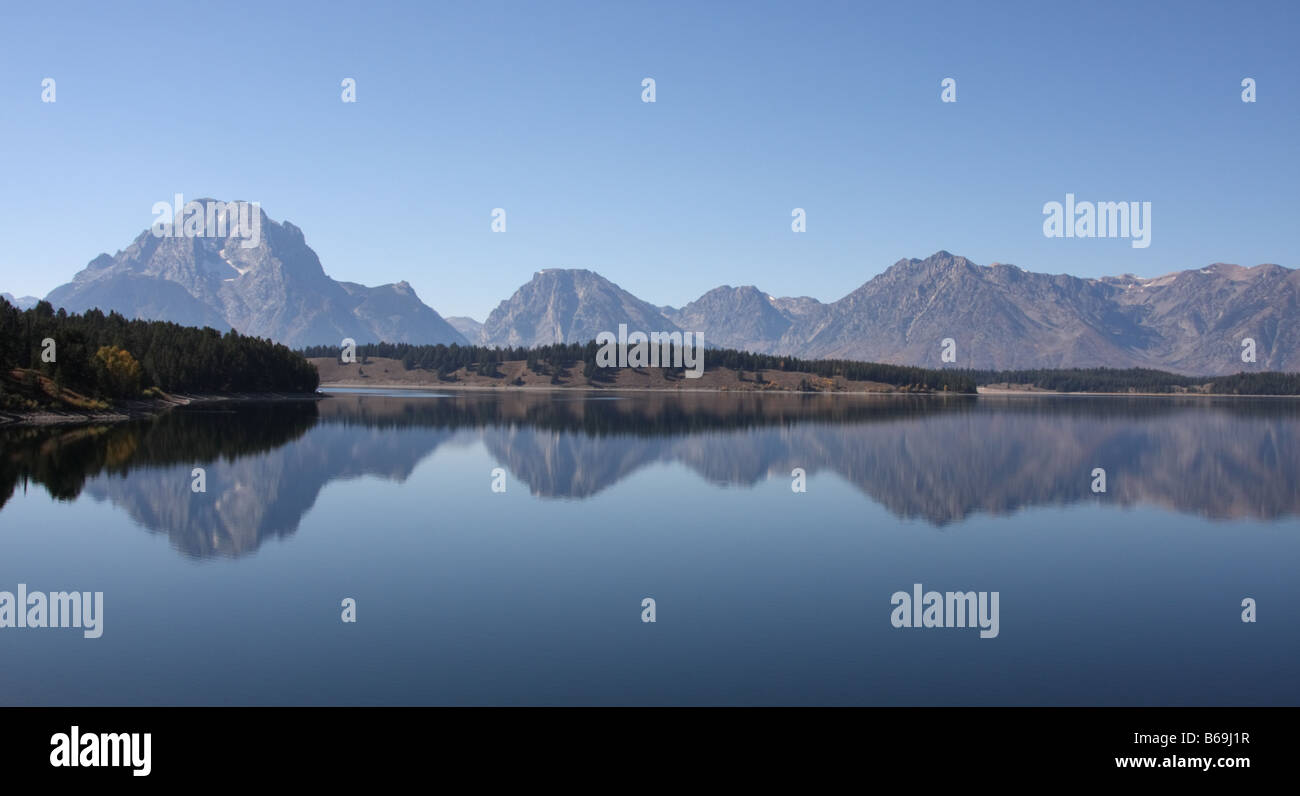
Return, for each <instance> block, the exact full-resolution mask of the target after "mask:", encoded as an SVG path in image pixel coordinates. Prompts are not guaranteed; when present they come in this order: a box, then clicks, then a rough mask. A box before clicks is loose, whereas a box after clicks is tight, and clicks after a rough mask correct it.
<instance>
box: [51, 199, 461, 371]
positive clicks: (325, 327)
mask: <svg viewBox="0 0 1300 796" xmlns="http://www.w3.org/2000/svg"><path fill="white" fill-rule="evenodd" d="M198 202H199V203H200V204H202V205H203V207H204V208H205V209H208V208H209V206H210V205H211V204H212V203H213V200H211V199H200V200H198ZM255 212H257V213H258V214H259V218H260V224H261V226H260V234H258V235H255V236H247V235H245V236H244V237H240V236H238V235H236V234H235V233H237V232H243V230H238V229H234V228H233V226H234V225H233V224H232V225H231V226H232V228H231V229H226V226H227V225H226V224H225V223H224V221H225V219H224V217H221V221H222V223H221V226H220V228H217V227H216V226H215V224H213V223H211V222H212V221H213V218H211V217H208V218H205V219H204V225H203V227H202V230H201V232H202V233H208V232H211V233H213V234H210V235H209V234H202V235H197V236H190V237H180V236H178V237H158V236H155V235H154V234H153V232H152V230H145V231H144V232H142V233H140V235H139V236H137V237H136V239H135V241H134V242H132V244H131V245H130V246H128V247H127V248H126V249H124V250H122V251H119V252H118V253H117V254H116V255H113V256H111V257H110V256H109V255H107V254H101V255H99V256H98V257H96V258H95V259H94V260H91V261H90V264H89V265H87V266H86V268H85V269H84V270H82V271H81V272H80V273H78V274H77V275H76V276H75V277H74V278H73V281H71V282H69V283H67V284H65V285H62V286H60V287H58V288H55V289H54V290H53V291H52V292H51V293H50V294H49V296H47V297H46V298H47V299H48V300H49V301H50V303H51V304H53V305H54V306H55V307H56V308H57V307H64V308H66V309H67V310H68V311H69V312H84V311H86V310H88V309H91V308H95V307H98V308H100V309H102V310H104V311H108V310H116V311H118V312H120V313H122V314H123V315H125V316H127V317H130V318H143V319H150V320H167V321H174V322H176V323H181V324H185V325H189V326H211V327H213V328H216V329H220V330H225V329H230V328H232V327H233V328H235V329H238V330H239V331H240V333H241V334H246V335H253V336H256V337H269V338H271V339H273V340H276V341H279V342H282V343H286V344H288V345H291V346H295V347H296V346H305V345H312V344H325V343H338V342H339V341H341V340H343V339H344V338H348V337H350V338H353V339H355V340H356V341H357V342H358V343H365V342H378V341H381V340H387V341H390V342H418V343H461V344H464V343H466V342H467V341H466V339H465V338H464V336H463V335H461V333H460V332H458V331H456V330H455V329H454V328H452V326H451V325H450V324H448V323H447V322H446V321H445V320H443V319H442V317H441V316H440V315H438V313H436V312H434V311H433V310H432V309H430V308H429V307H428V306H426V305H425V304H424V302H422V301H420V298H419V296H417V295H416V294H415V291H414V290H413V289H412V288H411V286H410V285H409V284H407V283H406V282H398V283H397V284H393V285H381V286H379V287H366V286H364V285H358V284H355V283H351V282H336V281H335V280H333V279H331V278H330V277H329V276H327V275H326V274H325V270H324V269H323V268H322V267H321V263H320V259H319V258H318V257H317V256H316V252H314V251H312V249H311V247H310V246H308V245H307V242H306V239H305V237H304V235H303V232H302V230H301V229H299V228H298V227H296V226H294V225H293V224H291V223H289V222H288V221H285V222H283V223H277V222H275V221H272V220H271V219H270V218H269V217H268V216H267V215H266V214H265V213H264V212H262V210H261V209H260V208H255ZM218 233H224V234H218ZM253 239H256V245H253V246H250V247H247V248H245V246H244V245H243V244H244V243H246V242H253Z"/></svg>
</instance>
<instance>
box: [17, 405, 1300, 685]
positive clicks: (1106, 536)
mask: <svg viewBox="0 0 1300 796" xmlns="http://www.w3.org/2000/svg"><path fill="white" fill-rule="evenodd" d="M0 450H2V454H0V499H3V502H2V503H0V590H4V591H8V592H15V593H16V590H17V589H18V587H19V584H23V585H24V586H25V588H26V590H27V591H29V592H33V591H41V592H60V591H79V592H92V593H93V592H102V594H103V598H102V599H103V607H102V616H101V627H100V631H101V632H102V635H99V637H97V638H87V637H85V634H84V633H83V631H82V630H81V629H77V628H69V627H63V628H53V627H43V628H42V627H3V628H0V672H2V676H0V704H5V705H27V704H33V705H101V704H103V705H190V704H199V705H261V704H270V705H299V704H326V705H334V704H343V705H369V704H510V705H513V704H628V703H630V704H709V705H716V704H867V705H989V704H991V705H1039V704H1048V705H1103V704H1104V705H1214V704H1230V705H1256V704H1259V705H1271V704H1287V705H1294V704H1297V703H1300V678H1297V677H1296V672H1297V670H1300V632H1297V622H1296V617H1297V611H1298V610H1300V579H1297V577H1296V572H1297V564H1300V490H1298V489H1297V483H1300V401H1295V400H1289V399H1247V398H1173V397H1170V398H1119V397H1075V396H1006V397H999V396H980V397H978V398H976V397H972V396H951V397H937V396H936V397H931V396H871V395H833V396H832V395H799V394H767V395H761V394H744V395H727V394H706V393H685V394H667V393H638V394H622V395H614V394H607V393H598V394H595V393H584V392H576V391H575V392H563V391H561V392H480V393H470V392H462V393H439V392H436V391H430V392H423V393H416V392H383V391H352V392H342V391H340V392H336V393H333V394H332V395H331V396H330V397H328V398H325V399H323V400H321V401H319V402H317V403H302V404H294V403H274V404H253V405H244V406H238V407H235V408H230V407H222V408H220V409H212V408H198V407H194V408H187V409H181V410H177V411H173V412H171V413H169V414H166V415H163V416H161V417H159V418H157V419H155V420H152V421H140V422H132V423H127V424H121V425H113V426H101V427H83V428H72V429H31V428H27V429H8V430H2V431H0ZM195 468H202V470H203V473H202V479H201V480H202V483H201V484H199V483H196V475H195ZM1099 468H1100V470H1103V471H1104V480H1105V485H1104V486H1105V491H1099V490H1097V489H1096V487H1098V486H1100V483H1099V477H1098V472H1097V471H1098V469H1099ZM796 470H801V471H802V474H803V475H802V477H798V476H796V475H792V472H794V471H796ZM799 481H802V482H803V483H802V487H803V491H796V490H795V489H794V488H792V487H797V486H800V484H799ZM197 486H202V487H203V491H195V489H196V487H197ZM494 487H495V488H494ZM915 584H922V586H921V591H920V593H918V595H917V596H918V597H919V596H920V595H921V594H924V593H926V592H929V591H931V590H934V591H936V592H939V593H940V595H939V596H940V598H944V597H945V595H947V593H948V592H954V593H957V594H965V593H968V592H975V593H977V594H994V593H996V595H997V597H998V599H997V606H998V608H997V626H996V634H994V635H989V634H986V633H981V628H979V627H973V626H971V625H973V624H974V617H972V620H971V622H970V623H968V624H967V626H965V627H948V626H937V627H926V626H921V627H917V626H911V627H896V626H895V624H896V613H897V606H898V605H899V604H900V603H898V602H896V599H895V595H896V594H897V593H900V592H902V593H905V594H906V595H909V596H910V595H912V594H913V590H914V586H915ZM646 598H650V599H651V600H653V601H654V602H653V618H654V621H653V622H648V621H643V619H645V618H647V617H648V614H647V611H648V608H647V607H646V604H645V603H643V601H644V600H646ZM924 599H926V600H928V597H926V598H924ZM1247 599H1249V600H1253V601H1254V607H1253V608H1251V609H1250V610H1251V611H1252V612H1253V613H1254V614H1255V618H1256V619H1257V621H1253V622H1246V621H1243V612H1245V611H1246V610H1247V609H1246V608H1243V600H1247ZM345 600H353V601H355V609H354V615H355V621H354V622H345V621H343V615H344V612H345V608H344V601H345ZM944 605H946V603H941V607H943V606H944ZM958 605H960V602H959V603H958ZM349 610H351V609H349ZM912 611H915V612H916V613H915V614H913V613H912ZM904 613H905V614H906V620H907V622H908V623H909V624H911V623H912V620H913V619H914V618H920V617H921V606H920V605H917V606H915V607H914V608H911V609H907V610H906V611H904ZM944 616H945V617H946V619H947V620H948V621H947V623H948V624H951V621H950V620H951V618H952V612H951V610H947V612H946V613H945V614H944ZM921 624H924V623H923V622H922V623H921ZM938 624H945V621H944V620H942V619H941V620H940V621H938Z"/></svg>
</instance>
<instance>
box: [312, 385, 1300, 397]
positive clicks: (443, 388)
mask: <svg viewBox="0 0 1300 796" xmlns="http://www.w3.org/2000/svg"><path fill="white" fill-rule="evenodd" d="M320 389H321V390H324V391H328V390H392V391H400V392H534V393H541V392H607V393H619V392H644V393H712V394H716V395H746V396H748V395H847V396H861V395H869V396H872V397H883V396H902V395H907V396H921V397H926V398H935V397H940V398H978V397H979V396H982V395H987V396H997V397H1001V396H1005V395H1014V396H1017V397H1019V396H1029V397H1048V398H1070V397H1083V398H1088V397H1092V398H1288V399H1296V398H1300V395H1265V394H1253V393H1252V394H1241V393H1227V392H1057V391H1055V390H1037V389H1034V390H1007V389H994V388H987V387H978V388H977V391H976V392H973V393H969V392H943V391H934V390H931V391H928V392H916V391H913V392H904V391H902V390H719V389H716V388H707V387H687V388H682V387H673V388H663V387H590V386H586V385H584V386H572V387H566V386H563V385H547V386H544V387H543V386H516V385H513V384H500V385H473V384H411V383H410V382H406V383H370V384H361V383H357V382H350V381H348V382H329V383H322V384H321V385H320Z"/></svg>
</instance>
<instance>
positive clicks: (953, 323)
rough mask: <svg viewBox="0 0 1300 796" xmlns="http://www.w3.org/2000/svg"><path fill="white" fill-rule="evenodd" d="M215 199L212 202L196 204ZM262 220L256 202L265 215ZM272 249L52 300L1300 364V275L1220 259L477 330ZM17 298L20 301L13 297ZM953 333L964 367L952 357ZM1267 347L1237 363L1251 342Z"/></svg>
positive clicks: (896, 350)
mask: <svg viewBox="0 0 1300 796" xmlns="http://www.w3.org/2000/svg"><path fill="white" fill-rule="evenodd" d="M200 201H203V202H208V201H211V200H200ZM259 212H260V211H259ZM262 230H263V233H262V235H261V241H260V242H259V244H258V245H257V246H255V247H253V248H248V249H245V248H242V247H241V246H240V245H239V244H240V240H239V239H237V238H215V237H196V238H157V237H154V236H153V235H152V234H151V233H150V231H149V230H146V231H145V232H142V233H141V234H140V235H139V236H137V237H136V239H135V241H134V242H133V243H132V244H131V245H130V246H129V247H127V248H126V249H125V250H123V251H120V252H118V253H117V254H116V255H113V256H109V255H107V254H101V255H99V256H98V257H96V258H95V259H94V260H92V261H91V262H90V264H89V265H87V267H86V268H85V269H84V270H82V271H81V272H80V273H78V274H77V275H76V277H75V278H74V279H73V281H72V282H69V283H68V284H66V285H63V286H61V287H59V288H56V289H55V290H54V291H52V292H51V293H50V295H49V296H48V297H47V298H48V300H49V301H50V302H51V303H52V304H54V305H55V306H56V307H65V308H67V309H68V310H69V311H74V312H81V311H84V310H87V309H90V308H92V307H99V308H101V309H104V310H109V309H113V310H117V311H118V312H121V313H122V314H124V315H127V316H128V317H137V318H145V319H158V320H170V321H175V322H178V323H183V324H186V325H198V326H203V325H206V326H213V327H215V328H218V329H223V330H224V329H228V328H231V327H233V328H236V329H238V330H239V331H240V332H241V333H242V334H248V335H254V336H259V337H270V338H272V339H274V340H277V341H279V342H284V343H286V344H289V345H291V346H295V347H303V346H307V345H326V344H338V342H339V341H340V340H342V339H343V338H345V337H351V338H353V339H355V340H357V342H359V343H364V342H378V341H388V342H408V343H434V344H436V343H446V344H450V343H460V344H462V345H463V344H467V343H476V344H483V345H491V346H537V345H547V344H551V343H569V342H584V341H587V340H591V339H594V338H595V336H596V335H597V334H598V333H599V332H602V331H616V330H617V329H618V326H619V324H627V326H628V328H629V329H630V330H641V331H646V332H651V331H664V332H672V331H691V332H702V333H703V334H704V339H705V342H706V344H707V345H709V346H718V347H726V348H735V349H742V350H749V351H754V352H756V353H768V354H780V355H792V356H798V357H802V358H808V359H818V358H843V359H853V360H860V361H874V362H884V363H891V364H904V365H915V366H920V367H931V368H935V367H952V366H955V367H962V368H977V369H985V370H988V369H997V370H1010V369H1027V368H1075V367H1078V368H1088V367H1103V366H1104V367H1113V368H1134V367H1141V368H1158V369H1163V370H1169V371H1174V372H1179V373H1186V374H1195V375H1223V374H1229V373H1235V372H1238V371H1241V370H1300V276H1298V275H1297V274H1298V272H1297V271H1295V270H1292V269H1288V268H1283V267H1282V266H1279V265H1271V264H1270V265H1258V266H1255V267H1253V268H1244V267H1241V266H1237V265H1228V264H1224V263H1216V264H1213V265H1209V266H1206V267H1204V268H1199V269H1195V270H1188V271H1179V272H1176V273H1172V274H1168V275H1166V276H1162V277H1159V278H1153V279H1143V278H1139V277H1136V276H1132V275H1125V276H1118V277H1104V278H1101V279H1083V278H1079V277H1073V276H1068V275H1049V274H1039V273H1033V272H1030V271H1025V270H1023V269H1021V268H1018V267H1016V266H1013V265H1005V264H999V263H994V264H993V265H990V266H982V265H977V264H975V263H973V262H971V261H970V260H968V259H966V258H965V257H960V256H956V255H953V254H950V253H948V252H945V251H940V252H937V253H935V254H933V255H931V256H929V257H927V258H925V259H924V260H917V259H905V260H899V261H898V262H896V263H894V264H893V265H892V266H890V267H889V268H888V269H886V270H885V271H884V272H882V273H880V274H878V275H876V276H874V277H872V278H871V279H869V280H868V281H866V282H865V283H864V284H863V285H862V286H861V287H859V288H857V289H856V290H854V291H853V292H851V293H849V294H848V295H847V296H844V297H843V298H841V299H839V300H837V301H832V302H829V303H824V302H821V301H819V300H817V299H814V298H809V297H797V298H791V297H775V296H771V295H769V294H767V293H766V292H764V291H763V290H761V289H759V288H758V287H755V286H740V287H732V286H730V285H724V286H722V287H718V288H714V289H713V290H710V291H708V292H707V293H705V294H704V295H702V296H700V297H699V298H697V299H695V300H694V301H691V302H690V303H688V304H686V305H684V306H682V307H680V308H676V307H670V306H663V307H660V306H655V305H652V304H650V303H649V302H646V301H644V300H642V299H640V298H638V297H637V296H635V295H633V294H631V293H629V292H628V291H626V290H624V289H623V288H621V287H619V286H618V285H616V284H614V283H613V282H611V281H609V280H608V279H605V278H604V277H602V276H601V275H600V274H598V273H596V272H594V271H589V270H585V269H561V268H550V269H545V270H543V271H540V272H538V273H536V274H534V276H533V278H532V279H530V280H529V281H528V282H527V283H525V284H524V285H523V286H521V287H520V288H519V289H518V290H516V291H515V292H514V294H513V295H512V296H510V297H509V298H508V299H506V300H505V301H503V302H501V304H500V305H499V306H498V307H497V308H496V309H495V310H493V311H492V313H491V314H490V315H489V316H488V317H487V319H486V320H485V321H484V322H483V323H482V324H479V323H478V322H477V321H476V320H474V319H472V318H464V317H457V318H449V319H444V318H443V317H442V316H440V315H439V314H438V313H437V312H436V311H434V310H433V309H432V308H430V307H429V306H428V305H426V304H425V303H424V302H423V301H422V300H421V299H420V298H419V296H417V295H416V293H415V291H414V290H413V289H412V288H411V286H410V285H409V284H408V283H406V282H398V283H396V284H390V285H381V286H379V287H366V286H364V285H359V284H355V283H351V282H338V281H335V280H333V279H331V278H330V277H329V276H327V275H326V273H325V271H324V269H323V268H322V266H321V263H320V260H319V259H318V258H317V256H316V253H315V252H313V251H312V249H311V248H310V247H309V246H308V245H307V243H306V240H305V237H304V235H303V232H302V230H300V229H298V227H296V226H294V225H293V224H291V223H289V222H287V221H285V222H283V223H276V222H274V221H271V220H270V219H269V218H268V217H266V215H265V214H264V213H263V214H262ZM19 301H22V300H19ZM945 338H952V340H953V341H954V342H955V344H956V355H957V359H956V362H955V363H945V362H943V361H942V360H941V357H940V354H941V343H942V341H943V340H944V339H945ZM1245 338H1251V339H1253V340H1254V341H1255V362H1254V363H1249V364H1248V363H1243V361H1242V359H1241V351H1242V340H1243V339H1245Z"/></svg>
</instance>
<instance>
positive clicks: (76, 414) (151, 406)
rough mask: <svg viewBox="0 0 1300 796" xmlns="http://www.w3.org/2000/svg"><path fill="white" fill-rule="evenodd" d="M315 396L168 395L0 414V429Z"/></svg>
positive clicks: (113, 419) (315, 396) (127, 418)
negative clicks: (97, 407) (108, 405)
mask: <svg viewBox="0 0 1300 796" xmlns="http://www.w3.org/2000/svg"><path fill="white" fill-rule="evenodd" d="M326 397H328V396H325V395H323V394H321V393H319V392H317V393H197V394H168V395H166V396H165V397H163V398H149V399H137V400H132V401H124V402H123V403H122V404H121V405H120V406H115V407H112V408H111V409H103V410H80V409H37V410H33V411H30V412H14V411H8V410H4V411H0V429H5V428H22V427H29V428H32V427H51V426H85V425H99V424H104V423H125V422H128V421H131V420H147V419H149V418H154V417H158V416H159V415H161V414H164V413H165V412H169V411H171V410H172V409H176V408H177V407H195V406H220V405H222V404H256V403H293V402H305V401H320V400H323V399H324V398H326Z"/></svg>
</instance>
